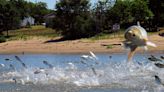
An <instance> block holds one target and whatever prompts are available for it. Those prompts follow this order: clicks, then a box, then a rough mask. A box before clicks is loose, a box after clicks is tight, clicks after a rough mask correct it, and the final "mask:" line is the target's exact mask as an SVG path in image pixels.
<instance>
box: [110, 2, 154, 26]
mask: <svg viewBox="0 0 164 92" xmlns="http://www.w3.org/2000/svg"><path fill="white" fill-rule="evenodd" d="M147 4H148V2H147V1H146V0H117V2H116V4H115V5H114V7H113V8H111V9H109V10H108V13H107V17H108V19H109V20H111V23H112V24H113V23H120V24H121V25H124V24H129V23H136V22H137V21H147V18H151V17H152V16H153V13H152V12H151V11H150V9H149V8H148V6H147Z"/></svg>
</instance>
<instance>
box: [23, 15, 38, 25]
mask: <svg viewBox="0 0 164 92" xmlns="http://www.w3.org/2000/svg"><path fill="white" fill-rule="evenodd" d="M34 24H35V19H34V18H33V17H31V16H29V17H25V18H24V19H23V20H22V21H21V24H20V25H21V27H25V26H27V25H34Z"/></svg>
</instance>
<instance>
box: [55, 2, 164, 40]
mask: <svg viewBox="0 0 164 92" xmlns="http://www.w3.org/2000/svg"><path fill="white" fill-rule="evenodd" d="M163 9H164V1H163V0H99V1H98V2H97V3H96V4H95V5H94V6H93V5H91V2H89V0H59V1H58V2H57V3H56V8H55V18H54V19H53V23H52V28H54V29H56V30H58V31H59V32H60V33H61V34H62V35H63V36H64V37H65V38H68V39H76V38H82V37H91V36H94V35H96V34H99V33H102V32H108V33H110V32H112V30H111V29H112V25H113V24H115V23H118V24H120V26H121V28H127V27H128V26H130V25H133V24H136V23H137V21H140V23H141V25H143V26H144V27H145V28H149V31H155V29H153V30H151V29H152V28H155V27H158V26H163V22H164V11H163Z"/></svg>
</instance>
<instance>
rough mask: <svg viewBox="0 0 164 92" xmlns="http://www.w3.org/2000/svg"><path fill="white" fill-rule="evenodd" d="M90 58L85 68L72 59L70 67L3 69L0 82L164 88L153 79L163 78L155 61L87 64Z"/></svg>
mask: <svg viewBox="0 0 164 92" xmlns="http://www.w3.org/2000/svg"><path fill="white" fill-rule="evenodd" d="M88 61H90V60H88ZM88 61H87V60H86V61H84V62H85V64H82V63H80V64H81V65H83V66H85V65H86V68H85V69H81V68H79V67H78V66H77V65H76V64H74V63H72V62H69V63H67V67H60V66H54V67H53V68H41V69H40V68H38V67H29V68H22V69H20V70H10V71H6V72H1V76H0V83H16V84H21V85H27V84H33V85H44V84H45V85H49V84H54V85H56V84H58V83H62V84H71V85H75V86H77V87H103V88H132V89H133V88H137V89H141V90H142V92H147V91H149V90H155V91H161V90H164V87H163V86H161V85H159V84H156V83H155V79H154V75H158V76H159V77H160V78H161V80H164V69H162V68H161V69H159V68H158V67H156V66H155V65H154V64H153V63H152V62H147V61H141V62H134V63H127V62H126V60H122V61H120V62H109V63H106V64H103V63H101V61H99V62H100V63H99V64H97V63H95V62H97V61H93V62H92V63H91V64H87V63H88ZM79 62H80V61H79ZM97 66H100V67H97ZM36 71H37V72H36ZM163 82H164V81H163Z"/></svg>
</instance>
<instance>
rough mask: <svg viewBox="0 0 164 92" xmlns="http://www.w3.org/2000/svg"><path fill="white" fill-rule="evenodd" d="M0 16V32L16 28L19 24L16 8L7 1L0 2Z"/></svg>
mask: <svg viewBox="0 0 164 92" xmlns="http://www.w3.org/2000/svg"><path fill="white" fill-rule="evenodd" d="M0 8H1V9H0V16H1V20H0V21H1V32H2V31H7V36H8V30H9V29H13V28H15V27H17V26H18V25H16V24H19V20H20V17H19V11H18V10H17V9H16V7H15V6H14V5H13V4H12V3H11V2H9V1H6V0H4V1H0Z"/></svg>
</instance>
